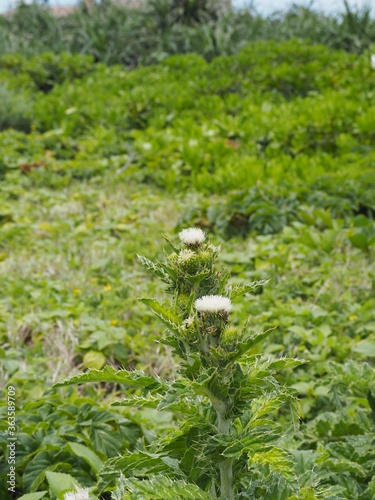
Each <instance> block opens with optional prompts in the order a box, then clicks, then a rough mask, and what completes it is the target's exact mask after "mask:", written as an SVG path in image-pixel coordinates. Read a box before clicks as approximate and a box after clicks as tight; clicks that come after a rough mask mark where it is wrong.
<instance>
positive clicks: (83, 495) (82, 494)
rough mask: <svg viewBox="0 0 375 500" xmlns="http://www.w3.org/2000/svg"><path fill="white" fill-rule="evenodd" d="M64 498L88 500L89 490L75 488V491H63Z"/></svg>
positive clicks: (66, 499) (65, 499)
mask: <svg viewBox="0 0 375 500" xmlns="http://www.w3.org/2000/svg"><path fill="white" fill-rule="evenodd" d="M64 500H89V490H88V489H87V488H77V490H76V491H75V492H73V491H72V492H70V493H65V495H64Z"/></svg>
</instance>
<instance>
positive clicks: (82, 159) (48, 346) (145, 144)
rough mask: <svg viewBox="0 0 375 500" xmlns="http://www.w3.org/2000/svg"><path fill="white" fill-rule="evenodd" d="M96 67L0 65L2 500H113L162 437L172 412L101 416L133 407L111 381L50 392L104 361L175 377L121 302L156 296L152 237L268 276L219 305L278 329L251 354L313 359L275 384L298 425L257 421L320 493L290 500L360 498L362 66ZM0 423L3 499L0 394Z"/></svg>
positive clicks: (367, 274) (370, 426)
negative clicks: (208, 247) (70, 496)
mask: <svg viewBox="0 0 375 500" xmlns="http://www.w3.org/2000/svg"><path fill="white" fill-rule="evenodd" d="M2 22H5V21H2ZM3 33H4V31H3ZM43 47H44V46H43ZM43 47H42V49H43ZM63 48H66V47H65V46H64V47H63ZM362 48H363V47H362ZM361 50H362V49H361ZM88 52H89V51H88ZM213 55H215V54H213ZM116 57H117V56H116ZM98 59H99V60H105V58H103V57H102V56H100V57H96V56H95V55H94V56H93V57H92V56H90V55H87V56H86V55H79V54H78V55H77V54H76V55H72V54H69V53H62V54H60V55H57V54H53V53H44V54H43V55H39V56H35V57H31V56H26V55H23V54H15V53H14V54H13V53H12V54H11V53H8V54H3V55H2V56H1V58H0V77H1V81H2V82H3V83H2V84H1V86H0V103H1V115H0V127H1V132H0V176H1V185H0V200H1V202H0V207H1V209H0V287H1V291H2V293H1V295H0V337H1V345H2V347H1V349H0V367H1V368H0V369H1V386H2V389H3V391H4V392H3V394H4V395H6V387H7V386H8V385H10V384H11V385H13V386H15V387H16V392H17V424H18V436H19V443H18V453H19V455H18V459H17V491H18V493H19V495H22V494H26V493H32V492H34V493H35V492H43V493H35V495H37V496H34V497H30V498H34V499H36V498H42V497H43V498H46V499H47V498H50V499H51V500H55V499H56V498H60V497H61V495H62V492H63V491H66V490H67V489H69V488H70V487H71V486H72V484H73V483H72V481H73V479H72V478H74V482H75V483H76V484H80V485H82V486H88V487H90V488H91V492H92V498H95V495H96V496H97V497H98V498H99V496H98V495H100V494H103V495H104V498H110V495H109V493H108V492H106V491H107V490H108V489H109V488H110V487H111V485H110V484H108V483H106V482H105V481H103V478H102V480H101V481H99V471H100V468H101V465H102V464H104V463H105V461H106V460H107V459H110V458H111V457H114V456H115V455H117V454H118V453H120V454H121V453H124V452H125V450H130V451H131V450H134V449H135V448H137V446H138V444H139V443H140V442H141V441H140V440H143V442H145V443H152V442H153V441H154V440H155V439H156V438H157V437H158V438H160V437H162V436H163V435H165V434H167V433H168V432H170V431H171V429H173V428H174V425H175V423H174V421H173V418H172V416H171V415H168V414H167V415H161V414H158V413H155V412H154V410H151V409H147V408H133V409H127V408H121V407H113V406H110V404H111V403H112V402H114V401H115V400H116V399H118V397H120V396H121V395H122V396H123V395H124V393H125V392H126V394H134V395H135V396H137V389H135V388H132V387H128V383H127V381H121V380H118V384H117V385H115V386H114V387H113V385H112V384H108V380H103V381H102V382H101V383H100V384H96V385H94V386H92V387H88V388H86V389H82V388H79V389H78V390H77V389H75V388H68V389H58V388H55V389H51V386H52V384H53V383H55V382H57V381H59V380H62V379H63V378H65V377H67V376H70V375H72V374H75V373H77V372H78V371H80V370H82V369H84V368H101V367H102V366H103V365H104V364H105V363H108V364H111V365H114V366H117V367H120V366H125V367H127V368H140V367H143V368H144V369H145V371H146V372H149V373H152V374H160V375H163V376H164V377H167V378H168V377H169V378H173V377H174V376H175V375H176V371H177V369H178V366H177V365H176V362H175V360H174V358H173V356H172V355H171V352H170V350H169V349H168V347H165V346H161V345H160V344H157V343H156V342H155V340H156V339H158V338H160V327H159V325H158V323H157V321H155V320H154V318H153V317H152V315H151V314H150V312H149V311H148V310H147V308H146V307H145V306H144V305H142V304H140V303H139V302H138V301H137V299H138V298H139V297H141V296H161V295H162V293H163V291H162V287H161V286H160V284H159V283H158V282H157V281H154V280H152V279H150V278H149V276H148V275H147V274H146V273H145V272H144V270H143V269H141V268H140V266H139V264H138V263H137V260H136V253H142V254H143V255H147V256H148V257H150V258H162V255H163V250H162V239H161V233H168V234H173V233H174V232H176V231H178V230H179V228H181V227H187V226H188V225H198V226H200V227H202V228H204V229H205V230H207V231H209V232H210V233H211V239H212V240H213V241H214V243H215V244H219V243H222V242H223V241H224V240H225V243H224V246H223V251H222V253H221V257H220V258H221V260H222V263H224V264H225V265H226V266H227V267H228V268H229V269H230V270H231V271H232V278H231V281H232V283H234V284H242V283H244V282H248V281H253V280H255V279H269V278H271V281H270V284H269V285H268V286H267V287H264V288H262V293H259V294H257V295H253V296H251V297H250V296H249V297H248V300H246V301H244V302H243V303H238V304H237V305H236V307H235V311H234V317H237V318H238V322H241V321H243V320H245V319H246V318H247V317H248V316H250V323H249V325H250V326H251V327H254V328H255V329H263V328H267V327H271V326H275V325H278V328H277V330H276V332H275V333H274V335H273V337H272V341H269V342H264V343H263V344H261V345H258V346H256V347H254V354H256V353H265V355H266V356H270V357H279V356H284V355H286V356H290V357H295V356H297V357H301V358H304V359H308V360H310V363H309V364H307V365H305V366H303V367H300V368H298V369H296V370H294V371H293V372H292V371H290V372H288V371H287V372H286V374H284V375H283V377H281V378H280V383H284V384H286V385H288V386H290V387H291V388H294V389H296V390H297V391H298V392H299V394H300V403H301V408H302V412H303V418H302V421H301V426H300V430H299V431H298V432H297V433H296V434H293V433H292V432H291V422H289V421H288V418H287V417H286V416H285V415H284V414H283V412H281V413H278V414H275V415H274V417H275V418H276V419H277V420H278V421H279V422H280V423H281V424H282V425H283V430H284V432H285V442H286V446H288V448H289V449H290V450H291V452H292V453H293V454H294V456H295V457H296V460H297V463H298V467H299V472H300V473H301V474H303V473H304V472H306V471H309V472H308V476H309V480H311V478H312V477H313V478H314V481H315V482H316V484H317V485H319V488H316V489H315V490H314V491H315V493H313V490H311V495H310V496H306V498H321V497H322V498H324V497H325V498H331V499H341V498H343V499H353V498H358V499H362V500H370V499H372V498H373V497H374V495H375V482H374V480H373V477H374V463H375V457H374V440H375V432H374V430H375V428H374V425H375V423H374V411H375V404H374V396H375V392H374V358H375V324H374V317H373V311H374V301H375V300H374V299H375V298H374V289H375V274H374V265H373V257H374V242H375V227H374V213H375V207H374V197H373V186H374V181H375V178H374V177H375V174H374V161H375V156H374V139H375V138H374V116H375V114H374V91H375V88H374V85H375V72H374V71H373V70H372V69H371V66H370V51H366V50H365V51H364V52H363V53H362V54H361V55H358V54H350V53H348V52H344V51H340V50H335V49H333V48H329V47H327V46H325V45H313V44H308V43H307V42H302V41H298V40H292V41H285V42H282V43H279V42H274V41H268V42H257V43H252V44H250V45H247V46H245V47H244V48H243V49H242V50H241V51H240V52H239V53H238V54H236V55H228V56H220V57H217V58H213V60H212V61H211V62H207V60H205V59H204V58H202V57H200V56H199V55H194V54H193V55H185V56H173V57H170V58H166V59H165V60H164V58H163V60H162V61H161V62H160V63H158V64H155V65H152V66H148V67H143V68H142V67H141V68H139V69H137V70H134V71H129V70H128V69H125V68H124V67H123V66H107V65H105V64H103V63H96V62H95V60H98ZM109 60H111V59H109ZM117 60H118V59H116V61H117ZM111 61H112V62H113V60H111ZM121 61H122V60H121ZM122 62H123V61H122ZM148 62H150V61H148ZM132 64H133V63H132ZM0 411H1V424H0V429H1V432H2V434H1V447H2V457H1V462H0V473H1V474H2V475H3V476H2V477H3V482H2V483H1V487H0V496H1V498H4V500H8V498H11V497H10V496H9V495H8V493H7V491H6V490H7V486H6V478H5V474H6V472H7V464H6V462H5V450H6V420H5V418H6V399H5V397H4V398H3V403H2V406H1V407H0ZM254 488H258V489H257V491H259V489H262V488H263V490H262V496H259V498H270V499H272V498H273V497H272V496H270V495H271V493H269V491H271V490H272V485H269V488H270V490H269V491H268V489H267V488H268V486H267V484H266V485H265V484H262V481H260V484H254ZM280 491H281V493H280V495H282V487H281V486H280ZM308 494H310V493H309V492H308V491H307V492H306V495H308ZM41 495H42V496H41ZM267 495H268V496H267ZM313 495H316V496H315V497H314V496H313ZM319 495H320V496H319ZM181 498H186V497H183V496H181ZM280 498H284V497H283V496H280Z"/></svg>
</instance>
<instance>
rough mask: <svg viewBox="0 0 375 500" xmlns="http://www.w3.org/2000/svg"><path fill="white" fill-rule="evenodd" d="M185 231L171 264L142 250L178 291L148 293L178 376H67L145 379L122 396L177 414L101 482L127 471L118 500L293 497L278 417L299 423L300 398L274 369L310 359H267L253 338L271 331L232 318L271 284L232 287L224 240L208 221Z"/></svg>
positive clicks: (108, 469)
mask: <svg viewBox="0 0 375 500" xmlns="http://www.w3.org/2000/svg"><path fill="white" fill-rule="evenodd" d="M179 238H180V243H179V244H178V245H177V246H175V245H174V244H173V243H172V241H170V240H168V239H167V242H168V245H169V247H170V248H171V251H170V253H169V254H168V255H167V257H166V261H165V262H160V261H156V262H152V261H150V260H149V259H147V258H146V257H141V256H140V257H139V260H140V262H141V264H142V265H144V266H145V267H146V268H147V269H148V270H149V271H151V272H152V273H153V274H154V275H156V276H157V277H158V278H160V279H161V280H162V281H163V282H164V283H165V284H166V292H167V294H168V295H169V296H170V297H171V300H169V302H168V304H166V303H162V302H159V301H157V300H155V299H141V301H142V302H143V303H144V304H146V305H147V306H148V307H149V308H150V309H151V310H152V312H153V313H154V314H155V315H156V316H157V318H158V319H159V320H160V321H161V322H162V323H163V324H164V326H165V327H166V332H165V335H164V336H163V337H162V338H161V339H160V342H161V343H162V344H165V345H167V346H170V347H172V349H173V351H174V353H175V354H176V355H177V356H178V358H179V372H178V376H177V377H176V379H175V380H162V379H161V378H159V377H158V376H150V375H147V374H146V373H144V372H143V371H139V370H135V371H127V370H120V371H115V370H114V369H113V368H110V367H106V368H105V369H104V370H102V371H100V372H99V371H95V370H92V371H90V372H88V373H86V374H83V375H79V376H77V377H73V378H72V379H70V380H68V381H66V382H65V384H69V383H77V382H83V381H113V382H116V383H124V384H127V385H128V386H133V387H138V388H141V389H142V391H141V394H140V393H139V391H138V393H137V394H135V395H133V396H127V397H126V398H125V399H124V400H122V401H119V402H117V403H115V404H116V405H121V406H133V407H151V408H155V409H157V410H159V411H168V412H172V413H173V414H174V415H175V417H176V419H175V422H176V427H175V429H174V430H173V431H172V432H170V433H169V434H168V435H166V436H162V437H160V438H158V439H156V440H155V441H153V442H152V443H151V444H150V445H148V446H146V445H144V444H142V445H140V446H139V448H138V450H137V451H135V452H132V453H131V452H129V453H128V454H126V455H125V456H123V457H120V458H115V459H111V460H109V461H108V462H107V464H106V466H105V467H104V469H103V470H102V471H101V476H102V480H103V482H104V484H110V482H111V479H112V478H113V477H114V476H117V478H118V476H119V473H121V477H120V479H119V480H118V489H117V491H116V492H114V493H113V498H114V499H116V500H120V499H133V498H134V499H157V498H186V499H188V498H191V499H217V498H220V499H227V500H234V499H235V498H236V499H237V498H293V497H292V495H293V494H294V493H295V491H296V490H295V487H294V486H293V484H294V485H295V484H296V483H293V464H292V461H291V458H290V456H289V454H288V453H287V452H286V451H285V450H284V449H283V448H282V447H281V446H280V440H281V437H282V430H281V425H280V424H278V423H277V421H276V418H275V417H276V415H277V412H278V411H279V409H280V408H281V407H283V408H285V406H288V407H289V408H290V410H291V414H292V417H293V418H292V419H291V420H290V421H291V422H292V421H294V423H296V422H297V421H298V411H297V410H298V404H297V400H296V395H295V393H294V392H292V391H290V390H288V389H287V388H286V387H283V386H282V385H280V384H279V382H278V381H277V379H276V378H275V375H276V373H277V372H278V371H280V370H281V369H283V368H290V367H296V366H299V365H300V364H301V363H303V361H299V360H295V359H287V358H282V359H275V358H273V359H271V358H268V359H266V358H265V357H264V356H262V355H261V354H258V352H257V348H256V346H257V344H260V343H261V342H262V341H264V340H265V339H266V338H267V337H268V336H269V335H270V334H271V332H272V329H271V330H267V331H259V332H251V331H249V327H248V323H245V325H243V326H242V327H237V326H234V325H233V324H231V318H232V315H233V303H234V302H235V301H236V300H237V299H239V298H240V297H241V296H244V295H245V294H248V293H252V292H253V291H254V290H255V289H256V288H257V287H259V286H263V285H264V284H265V282H263V281H258V282H254V283H251V284H248V285H244V286H231V285H228V281H229V278H230V273H229V272H228V271H226V270H225V269H220V268H219V267H218V264H217V260H218V255H219V248H217V247H215V246H213V245H212V244H211V243H210V242H209V241H208V240H207V237H206V235H205V234H204V232H203V231H202V230H201V229H196V228H191V229H185V230H183V231H182V232H181V233H180V234H179ZM281 482H283V484H284V486H283V488H284V489H283V492H284V493H282V492H281V490H280V484H281ZM272 485H274V487H275V488H276V489H277V490H278V491H279V493H278V496H277V497H273V496H267V497H266V496H265V493H266V492H268V494H271V495H272V494H273V493H272V488H273V486H272ZM275 494H276V490H275ZM283 495H284V496H283ZM295 498H296V497H295ZM300 498H302V497H300ZM309 498H314V497H309Z"/></svg>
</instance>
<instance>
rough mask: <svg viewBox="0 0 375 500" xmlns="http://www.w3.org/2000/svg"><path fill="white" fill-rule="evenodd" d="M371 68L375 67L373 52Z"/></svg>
mask: <svg viewBox="0 0 375 500" xmlns="http://www.w3.org/2000/svg"><path fill="white" fill-rule="evenodd" d="M371 68H372V69H375V54H371Z"/></svg>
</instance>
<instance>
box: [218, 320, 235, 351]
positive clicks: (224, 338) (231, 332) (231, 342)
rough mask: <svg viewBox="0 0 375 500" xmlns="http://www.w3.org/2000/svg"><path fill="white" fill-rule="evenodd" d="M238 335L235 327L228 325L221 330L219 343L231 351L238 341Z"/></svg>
mask: <svg viewBox="0 0 375 500" xmlns="http://www.w3.org/2000/svg"><path fill="white" fill-rule="evenodd" d="M238 337H239V336H238V330H237V328H236V327H234V326H229V327H228V328H225V330H223V331H222V332H221V335H220V345H221V346H222V347H224V348H225V349H227V350H228V351H231V350H233V348H234V347H235V345H236V343H237V342H238Z"/></svg>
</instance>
